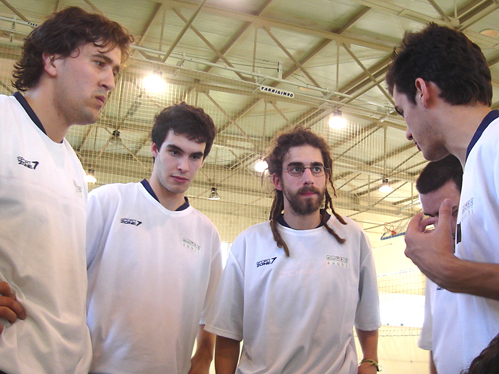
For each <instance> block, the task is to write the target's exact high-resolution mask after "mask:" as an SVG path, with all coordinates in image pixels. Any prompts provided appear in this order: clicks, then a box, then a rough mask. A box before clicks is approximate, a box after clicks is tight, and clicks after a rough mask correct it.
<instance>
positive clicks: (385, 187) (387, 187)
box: [379, 178, 393, 193]
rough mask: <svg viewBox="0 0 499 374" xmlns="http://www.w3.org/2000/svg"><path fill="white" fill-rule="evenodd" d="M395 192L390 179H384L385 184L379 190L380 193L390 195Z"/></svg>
mask: <svg viewBox="0 0 499 374" xmlns="http://www.w3.org/2000/svg"><path fill="white" fill-rule="evenodd" d="M392 191H393V187H392V186H390V183H388V178H385V179H383V184H382V185H381V187H380V188H379V192H381V193H390V192H392Z"/></svg>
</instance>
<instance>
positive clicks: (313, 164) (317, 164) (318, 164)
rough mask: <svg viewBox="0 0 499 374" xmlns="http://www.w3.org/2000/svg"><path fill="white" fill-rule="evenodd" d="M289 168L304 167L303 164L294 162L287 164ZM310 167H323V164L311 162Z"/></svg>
mask: <svg viewBox="0 0 499 374" xmlns="http://www.w3.org/2000/svg"><path fill="white" fill-rule="evenodd" d="M289 166H304V164H303V162H299V161H295V162H290V163H289V164H288V167H289ZM310 166H324V164H323V163H322V162H312V163H311V164H310Z"/></svg>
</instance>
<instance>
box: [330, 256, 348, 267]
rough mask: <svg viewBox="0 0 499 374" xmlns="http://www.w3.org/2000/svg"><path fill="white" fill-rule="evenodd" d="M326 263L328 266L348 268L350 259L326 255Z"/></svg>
mask: <svg viewBox="0 0 499 374" xmlns="http://www.w3.org/2000/svg"><path fill="white" fill-rule="evenodd" d="M326 262H327V264H328V265H336V266H341V267H344V268H347V267H348V258H346V257H341V256H334V255H326Z"/></svg>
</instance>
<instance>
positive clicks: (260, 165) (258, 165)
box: [253, 160, 269, 173]
mask: <svg viewBox="0 0 499 374" xmlns="http://www.w3.org/2000/svg"><path fill="white" fill-rule="evenodd" d="M253 167H254V168H255V171H257V172H259V173H263V172H264V171H265V170H267V168H268V167H269V165H267V163H266V162H265V161H264V160H259V161H258V162H257V163H256V164H255V166H253Z"/></svg>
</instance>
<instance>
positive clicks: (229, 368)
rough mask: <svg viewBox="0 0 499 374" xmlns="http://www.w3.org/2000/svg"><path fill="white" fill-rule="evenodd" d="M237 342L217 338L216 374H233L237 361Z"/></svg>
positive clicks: (220, 337) (221, 337)
mask: <svg viewBox="0 0 499 374" xmlns="http://www.w3.org/2000/svg"><path fill="white" fill-rule="evenodd" d="M239 344H240V343H239V341H237V340H234V339H229V338H224V337H223V336H217V343H216V349H215V369H216V372H217V374H234V373H235V372H236V367H237V362H238V360H239Z"/></svg>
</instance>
